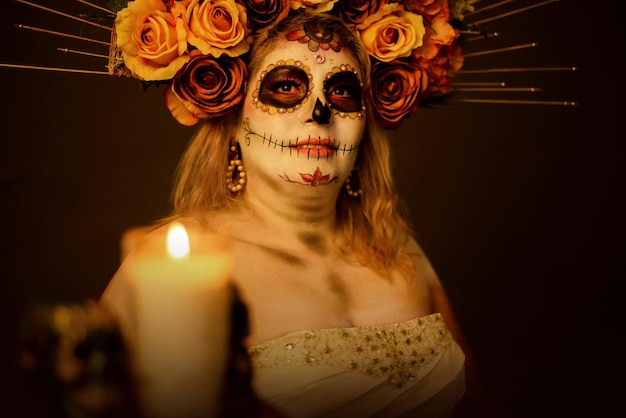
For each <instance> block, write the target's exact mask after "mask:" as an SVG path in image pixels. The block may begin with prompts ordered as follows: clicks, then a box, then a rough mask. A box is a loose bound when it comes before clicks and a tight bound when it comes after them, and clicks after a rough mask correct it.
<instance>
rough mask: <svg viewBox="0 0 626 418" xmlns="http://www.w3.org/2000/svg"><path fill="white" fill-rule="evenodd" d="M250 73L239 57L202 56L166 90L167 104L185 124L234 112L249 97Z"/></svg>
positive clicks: (189, 65)
mask: <svg viewBox="0 0 626 418" xmlns="http://www.w3.org/2000/svg"><path fill="white" fill-rule="evenodd" d="M247 79H248V70H247V68H246V64H245V62H244V61H243V60H242V59H241V58H239V57H234V58H231V57H222V58H217V59H216V58H213V57H211V56H208V55H200V56H197V57H196V58H193V59H192V60H191V61H189V62H188V63H187V64H186V65H185V66H184V67H183V68H182V69H181V70H180V71H179V72H178V73H177V74H176V77H175V78H174V79H173V80H172V84H171V85H170V87H169V88H168V89H166V91H165V103H166V104H167V107H168V108H169V109H170V111H171V112H172V115H173V116H174V117H175V118H176V119H177V120H178V121H179V122H180V123H182V124H184V125H194V124H196V123H197V122H198V119H203V118H214V117H219V116H224V115H227V114H229V113H232V112H233V111H234V110H235V109H236V108H237V107H238V106H239V105H240V104H241V102H242V100H243V98H244V96H245V90H246V89H245V81H246V80H247Z"/></svg>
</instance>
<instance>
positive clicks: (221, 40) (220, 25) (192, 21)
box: [187, 0, 252, 58]
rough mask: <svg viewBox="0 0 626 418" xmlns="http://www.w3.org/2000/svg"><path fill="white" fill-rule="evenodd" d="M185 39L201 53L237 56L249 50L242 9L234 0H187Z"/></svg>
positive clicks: (244, 16)
mask: <svg viewBox="0 0 626 418" xmlns="http://www.w3.org/2000/svg"><path fill="white" fill-rule="evenodd" d="M187 21H188V25H189V32H188V34H187V42H189V44H191V45H193V46H195V47H196V48H198V50H199V51H200V52H202V54H204V55H212V56H214V57H215V58H219V57H220V56H221V55H227V56H229V57H237V56H239V55H242V54H244V53H246V52H248V50H249V49H250V43H251V42H252V37H251V36H250V33H251V32H250V29H249V28H248V19H247V15H246V9H245V7H243V6H242V5H240V4H238V3H236V2H235V1H234V0H204V1H201V0H191V2H190V3H189V6H187Z"/></svg>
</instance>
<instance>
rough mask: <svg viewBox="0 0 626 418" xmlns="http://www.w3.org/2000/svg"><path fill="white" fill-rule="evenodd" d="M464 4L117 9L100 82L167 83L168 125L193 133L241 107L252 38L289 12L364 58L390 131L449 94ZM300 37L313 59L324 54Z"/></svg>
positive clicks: (322, 0) (213, 2) (289, 1)
mask: <svg viewBox="0 0 626 418" xmlns="http://www.w3.org/2000/svg"><path fill="white" fill-rule="evenodd" d="M472 3H473V1H471V0H470V1H465V2H463V3H462V4H463V5H462V6H460V7H457V8H456V9H451V7H450V4H449V3H448V0H399V1H390V0H377V1H362V0H275V1H271V0H268V1H258V0H178V1H175V0H134V1H129V2H125V1H118V4H117V10H115V11H116V12H117V15H116V18H115V28H114V30H113V42H112V43H111V45H112V47H111V51H112V53H111V59H110V63H109V72H110V73H111V74H114V75H122V76H131V77H134V78H138V79H140V80H143V81H144V82H147V83H167V87H166V89H165V92H164V97H165V102H166V105H167V107H168V108H169V110H170V111H171V113H172V115H173V116H174V117H175V118H176V119H177V120H178V121H179V122H180V123H182V124H184V125H194V124H196V123H197V122H198V121H199V120H200V119H205V118H215V117H221V116H225V115H227V114H230V113H232V112H234V111H236V110H237V109H238V107H239V106H240V105H241V103H242V101H243V98H244V96H245V90H246V81H247V61H246V60H247V56H248V52H249V50H250V46H251V44H252V43H253V42H254V40H255V38H256V35H257V34H258V33H259V30H261V29H263V28H264V27H266V26H268V25H273V24H276V23H278V22H280V21H282V20H284V19H286V18H287V17H288V16H289V14H290V13H294V12H297V11H305V12H307V13H314V14H318V13H327V14H331V15H334V16H337V17H339V18H340V19H341V20H342V21H343V22H344V23H345V24H346V25H347V26H348V27H349V28H350V29H352V30H353V31H354V33H355V34H356V35H357V36H358V39H360V41H361V43H362V45H363V47H364V48H365V50H366V51H367V52H368V54H369V56H370V60H371V88H370V91H369V93H368V94H370V95H371V97H370V99H371V103H372V105H373V106H374V107H375V112H374V114H375V115H376V117H377V118H378V119H379V122H380V123H381V125H382V126H383V127H385V128H387V129H394V128H396V127H398V126H399V125H400V123H401V122H402V120H403V119H404V118H406V117H408V116H409V115H410V114H412V113H413V112H414V111H415V110H416V108H417V106H418V102H419V101H420V100H422V99H423V100H426V99H428V98H432V97H439V96H445V95H447V94H448V93H449V92H450V84H451V81H450V80H451V77H453V76H455V75H456V74H457V73H458V72H459V70H460V69H461V65H462V63H463V55H462V53H461V48H460V42H459V40H460V31H459V30H458V29H456V28H455V22H460V20H462V14H461V12H462V10H463V8H468V7H471V4H472ZM459 4H460V3H459ZM457 6H458V5H457ZM301 36H302V37H304V38H306V39H304V41H306V40H308V43H309V47H310V48H311V49H312V50H317V49H319V50H320V51H323V50H327V49H329V48H332V47H333V45H331V44H329V43H325V42H323V40H320V39H315V38H313V39H309V35H308V34H302V35H301ZM310 36H311V37H314V35H310ZM300 41H303V39H300Z"/></svg>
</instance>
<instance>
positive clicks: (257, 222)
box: [102, 12, 488, 418]
mask: <svg viewBox="0 0 626 418" xmlns="http://www.w3.org/2000/svg"><path fill="white" fill-rule="evenodd" d="M320 46H321V48H320ZM249 54H250V57H249V64H248V67H247V73H248V82H247V89H245V97H243V100H242V103H241V107H240V108H239V110H238V111H237V112H232V113H230V114H225V115H220V116H218V117H216V118H209V119H207V121H206V122H205V123H204V125H202V127H201V128H200V129H199V130H198V132H197V134H196V135H195V137H194V138H193V140H192V142H191V143H190V145H189V147H188V149H187V151H186V153H185V155H184V156H183V158H182V160H181V163H180V166H179V172H178V182H177V184H176V187H175V191H174V213H173V215H172V217H170V218H168V219H166V220H164V222H163V224H162V225H160V227H159V228H158V229H157V231H155V232H153V233H152V235H148V236H147V237H146V238H145V239H146V240H148V241H149V240H150V239H151V237H152V236H160V234H161V231H162V230H163V229H164V228H167V227H168V226H169V225H170V224H171V223H172V222H174V221H176V222H181V223H183V224H184V225H185V226H186V227H187V229H188V230H191V231H198V232H199V233H202V234H207V233H209V234H217V235H219V236H221V237H223V238H224V239H226V240H227V241H228V247H229V249H230V251H231V254H232V255H233V259H234V264H233V270H232V274H231V280H232V282H233V284H234V285H235V286H236V288H237V290H238V293H239V294H240V296H241V300H242V301H243V302H244V303H245V305H246V307H247V309H248V315H249V323H250V329H249V331H250V332H249V334H248V336H247V338H246V340H245V345H246V347H247V349H248V353H249V356H250V361H251V364H252V366H253V379H254V381H253V385H254V389H255V392H256V394H257V395H258V396H259V398H260V399H262V400H263V401H265V402H266V403H268V404H269V405H271V406H272V407H274V408H276V409H277V410H278V411H280V412H281V413H282V414H284V415H285V416H288V417H298V418H300V417H309V416H311V417H313V416H315V417H317V416H325V417H326V416H327V417H369V416H372V417H374V416H375V417H396V416H416V417H442V416H451V414H452V411H453V409H454V408H455V406H456V405H457V403H458V402H459V401H460V400H461V399H462V398H463V396H464V393H465V382H466V378H465V373H466V370H467V375H468V384H467V388H468V390H467V396H466V397H467V398H468V401H469V400H470V398H471V397H472V392H474V391H475V390H476V392H480V385H479V382H478V381H470V379H473V378H474V377H475V375H474V366H473V363H472V361H471V355H470V352H469V349H468V347H467V346H466V345H465V340H464V338H463V335H462V333H461V332H460V329H459V326H458V322H457V320H456V319H455V317H454V314H453V312H452V309H451V307H450V304H449V302H448V299H447V297H446V294H445V292H444V290H443V288H442V286H441V283H440V282H439V280H438V279H437V276H436V275H435V273H434V271H433V269H432V267H431V265H430V264H429V262H428V260H427V258H426V256H425V255H424V254H423V252H422V250H421V249H420V247H419V246H418V244H417V243H416V242H415V240H414V239H413V237H412V234H411V230H410V228H409V226H408V224H407V222H406V221H405V219H404V218H403V216H402V214H401V211H400V209H399V204H398V197H397V195H396V191H395V189H394V185H393V181H392V175H391V161H390V149H389V144H388V140H387V137H386V136H385V133H384V131H383V130H382V128H381V127H380V126H379V122H378V121H377V116H376V112H378V111H380V110H379V109H377V108H376V107H375V105H374V104H373V103H372V102H371V100H370V98H369V97H370V96H369V94H368V92H369V88H370V86H369V82H370V58H369V55H368V52H367V51H366V50H365V48H364V47H363V45H362V43H361V41H360V39H359V38H358V37H357V36H356V35H355V33H354V31H353V30H352V29H350V28H348V27H347V26H346V25H345V24H344V23H343V22H342V21H341V20H340V19H337V18H335V17H332V16H329V15H327V14H324V13H316V14H313V13H305V12H290V13H289V16H288V17H286V18H284V19H283V20H281V21H280V22H278V23H276V24H274V25H272V26H269V27H267V28H265V29H263V30H261V31H259V34H258V35H257V37H256V39H255V42H254V44H253V45H252V47H251V50H250V52H249ZM188 65H191V63H189V64H188ZM177 77H178V75H177ZM177 80H178V78H175V79H174V82H173V84H172V86H171V88H169V89H168V93H166V101H167V102H168V106H170V109H172V112H173V114H174V115H175V116H176V117H177V118H178V119H179V120H191V121H192V122H191V123H193V121H194V119H195V118H197V115H198V112H197V111H195V109H194V108H190V107H189V106H181V105H180V97H184V91H183V89H182V88H181V87H180V86H177V84H176V83H177ZM190 109H191V111H190ZM227 167H228V170H227ZM125 264H126V263H124V264H123V265H122V266H121V268H120V270H119V271H118V273H117V274H116V275H115V277H114V278H113V279H112V281H111V283H110V284H109V286H108V287H107V289H106V290H105V292H104V294H103V295H102V302H103V303H104V304H105V305H106V306H108V307H109V308H110V309H111V310H112V311H113V313H114V314H116V316H117V318H118V320H119V321H120V323H121V325H122V327H123V329H124V332H125V334H126V335H127V338H128V339H129V341H132V338H133V335H134V333H135V332H136V324H135V322H134V317H133V315H132V310H133V299H132V298H131V297H130V295H131V294H132V292H133V289H132V284H131V283H130V280H129V278H128V274H127V272H126V268H125ZM461 347H462V348H461ZM464 352H465V354H464ZM461 404H463V403H461ZM481 408H482V406H481ZM459 412H461V411H459ZM473 412H474V413H475V415H473V416H488V412H487V409H482V410H474V411H473Z"/></svg>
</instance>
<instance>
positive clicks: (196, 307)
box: [129, 223, 232, 418]
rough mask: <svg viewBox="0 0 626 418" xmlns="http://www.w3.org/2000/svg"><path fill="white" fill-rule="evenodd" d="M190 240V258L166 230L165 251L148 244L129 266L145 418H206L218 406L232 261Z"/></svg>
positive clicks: (210, 242) (208, 242) (183, 238)
mask: <svg viewBox="0 0 626 418" xmlns="http://www.w3.org/2000/svg"><path fill="white" fill-rule="evenodd" d="M195 238H196V240H195V241H192V243H193V244H194V245H192V246H191V250H190V245H189V236H188V235H187V232H186V230H185V228H184V227H183V226H182V225H181V224H178V223H174V224H172V226H171V227H170V228H169V230H168V232H167V245H163V240H160V239H156V240H155V239H150V240H148V241H147V244H144V245H143V246H140V247H138V248H137V251H136V252H135V254H133V255H132V256H131V258H130V259H129V273H130V274H131V277H132V280H133V281H134V283H135V286H136V288H135V294H136V315H137V316H136V320H137V328H136V347H135V353H134V359H135V366H136V372H137V375H138V376H137V377H138V379H139V396H140V403H141V407H142V412H143V413H144V416H145V417H147V418H174V417H175V418H187V417H213V416H215V413H216V410H217V407H218V404H219V400H220V394H221V387H222V382H223V378H224V372H225V366H226V362H227V360H228V350H229V346H228V339H229V332H230V307H231V302H232V295H231V291H230V287H229V283H228V276H229V273H230V269H231V267H232V258H231V256H230V254H229V253H228V252H226V251H225V250H224V248H223V246H222V245H217V241H216V239H215V237H213V238H209V237H206V236H196V237H195ZM156 242H160V243H161V245H158V246H156V247H155V243H156ZM159 247H160V248H159ZM166 249H167V254H166Z"/></svg>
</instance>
